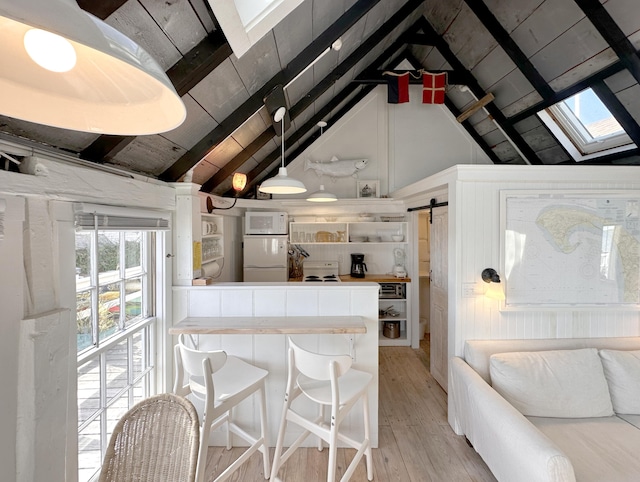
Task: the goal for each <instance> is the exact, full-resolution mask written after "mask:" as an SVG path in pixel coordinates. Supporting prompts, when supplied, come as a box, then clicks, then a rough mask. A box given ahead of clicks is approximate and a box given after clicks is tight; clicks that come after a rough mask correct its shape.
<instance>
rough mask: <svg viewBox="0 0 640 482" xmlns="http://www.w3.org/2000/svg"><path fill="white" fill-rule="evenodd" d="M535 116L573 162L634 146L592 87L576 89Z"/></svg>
mask: <svg viewBox="0 0 640 482" xmlns="http://www.w3.org/2000/svg"><path fill="white" fill-rule="evenodd" d="M538 116H539V117H540V119H541V120H542V121H543V122H544V123H545V124H546V125H547V127H548V128H549V129H550V130H551V132H552V133H553V134H554V135H555V137H556V138H557V139H558V141H559V142H560V143H561V144H562V145H563V146H564V148H565V149H566V150H567V152H569V154H570V155H571V157H573V159H574V160H575V161H584V160H588V159H593V158H595V157H598V156H601V155H603V154H609V153H614V152H619V151H623V150H627V149H633V148H635V147H636V145H635V144H634V143H633V141H632V140H631V138H630V137H629V136H628V135H627V133H626V132H625V130H624V129H623V128H622V126H621V125H620V123H619V122H618V121H617V120H616V118H615V117H614V116H613V114H612V113H611V112H610V111H609V109H607V107H606V106H605V105H604V104H603V103H602V101H601V100H600V98H599V97H598V96H597V95H596V93H595V92H594V91H593V90H592V89H585V90H583V91H581V92H578V93H577V94H575V95H573V96H571V97H569V98H567V99H564V100H563V101H561V102H558V103H557V104H554V105H552V106H551V107H549V108H547V109H545V110H543V111H540V112H538Z"/></svg>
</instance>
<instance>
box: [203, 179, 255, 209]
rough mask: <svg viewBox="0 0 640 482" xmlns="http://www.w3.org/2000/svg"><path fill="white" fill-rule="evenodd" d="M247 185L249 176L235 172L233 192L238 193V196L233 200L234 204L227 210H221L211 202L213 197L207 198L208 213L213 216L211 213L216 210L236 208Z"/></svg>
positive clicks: (232, 184) (232, 183)
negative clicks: (239, 197)
mask: <svg viewBox="0 0 640 482" xmlns="http://www.w3.org/2000/svg"><path fill="white" fill-rule="evenodd" d="M246 185H247V175H246V174H243V173H241V172H234V173H233V179H232V180H231V186H233V190H234V191H235V192H236V195H235V196H234V198H233V204H232V205H231V206H228V207H226V208H219V207H216V206H214V205H213V201H212V200H211V197H209V196H207V212H208V213H209V214H211V212H212V211H213V210H214V209H231V208H232V207H234V206H235V205H236V202H238V196H239V195H240V193H241V192H242V190H243V189H244V187H245V186H246Z"/></svg>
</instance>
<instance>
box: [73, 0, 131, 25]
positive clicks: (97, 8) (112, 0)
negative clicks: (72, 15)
mask: <svg viewBox="0 0 640 482" xmlns="http://www.w3.org/2000/svg"><path fill="white" fill-rule="evenodd" d="M125 3H127V0H78V6H79V7H80V8H81V9H82V10H84V11H85V12H89V13H90V14H91V15H93V16H94V17H98V18H99V19H100V20H105V19H106V18H107V17H109V16H110V15H111V14H113V13H114V12H115V11H116V10H118V9H119V8H120V7H122V6H123V5H124V4H125Z"/></svg>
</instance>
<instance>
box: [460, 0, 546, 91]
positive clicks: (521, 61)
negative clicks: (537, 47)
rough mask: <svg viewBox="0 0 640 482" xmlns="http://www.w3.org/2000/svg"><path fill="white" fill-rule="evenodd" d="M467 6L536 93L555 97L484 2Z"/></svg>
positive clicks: (476, 0) (479, 0)
mask: <svg viewBox="0 0 640 482" xmlns="http://www.w3.org/2000/svg"><path fill="white" fill-rule="evenodd" d="M465 3H466V4H467V6H468V7H469V8H470V9H471V11H472V12H473V13H474V14H475V15H476V17H478V20H480V22H482V25H484V26H485V28H486V29H487V30H488V31H489V33H490V34H491V35H492V36H493V38H495V39H496V41H497V42H498V44H499V45H500V47H502V48H503V50H504V51H505V52H506V53H507V55H508V56H509V58H510V59H511V60H512V61H513V63H514V64H516V67H518V69H520V71H521V72H522V74H523V75H524V76H525V77H526V79H527V80H528V81H529V82H530V83H531V85H533V88H534V89H536V92H538V94H540V95H541V96H542V98H543V99H546V98H549V97H553V95H554V91H553V89H552V88H551V87H549V84H548V83H547V81H546V80H544V78H543V77H542V75H540V72H538V70H537V69H536V68H535V67H534V66H533V64H532V63H531V62H530V61H529V59H528V58H527V56H526V55H525V54H524V52H522V50H520V47H518V44H516V42H515V41H514V40H513V39H512V38H511V36H510V35H509V33H508V32H507V31H506V30H505V28H504V27H503V26H502V24H501V23H500V22H499V21H498V19H497V18H496V17H495V16H494V15H493V13H491V11H490V10H489V8H487V6H486V5H485V3H484V2H483V1H482V0H465Z"/></svg>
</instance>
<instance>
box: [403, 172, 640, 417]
mask: <svg viewBox="0 0 640 482" xmlns="http://www.w3.org/2000/svg"><path fill="white" fill-rule="evenodd" d="M532 189H533V190H557V191H559V192H560V193H566V192H567V191H568V190H576V189H589V190H593V189H595V190H602V191H611V190H629V191H632V192H633V194H634V195H636V196H638V195H640V180H638V168H637V167H622V166H620V167H616V168H615V169H613V168H611V167H605V166H580V167H574V166H554V167H544V166H486V167H485V166H456V167H453V168H450V169H448V170H446V171H443V172H441V173H438V174H437V175H434V176H431V177H429V178H427V179H424V180H421V181H419V182H417V183H414V184H413V185H411V186H407V187H406V188H403V189H401V190H399V191H397V192H396V193H394V196H395V197H396V198H397V199H404V200H405V202H406V204H407V207H417V206H424V205H427V204H429V199H430V198H431V197H437V200H438V202H441V201H443V200H448V202H449V210H448V213H449V258H448V261H449V284H448V291H449V292H448V301H449V319H448V329H449V340H448V341H449V343H448V345H449V346H448V352H449V356H453V355H458V356H461V355H462V354H463V348H464V341H465V340H472V339H525V338H579V337H584V338H590V337H608V336H639V335H640V311H619V310H616V309H614V308H615V307H613V306H611V307H606V306H605V307H599V308H598V309H589V308H586V309H569V308H557V309H553V308H549V309H536V308H523V309H518V310H517V311H504V310H502V305H501V302H500V301H497V300H493V299H490V298H487V297H485V296H484V295H482V294H474V295H471V296H470V295H468V294H465V292H464V290H463V286H465V285H476V286H478V287H479V292H482V288H483V282H482V281H481V279H480V273H481V272H482V270H483V269H484V268H495V269H497V270H500V268H501V267H502V266H503V263H502V262H501V259H500V191H501V190H532ZM607 308H609V309H607ZM453 417H454V407H453V405H452V403H451V400H449V421H450V423H453Z"/></svg>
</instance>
